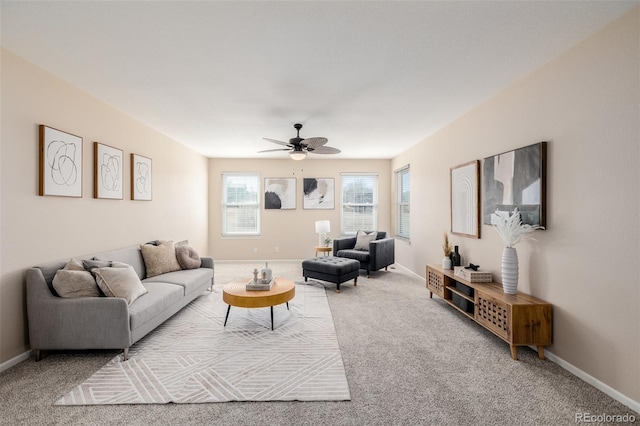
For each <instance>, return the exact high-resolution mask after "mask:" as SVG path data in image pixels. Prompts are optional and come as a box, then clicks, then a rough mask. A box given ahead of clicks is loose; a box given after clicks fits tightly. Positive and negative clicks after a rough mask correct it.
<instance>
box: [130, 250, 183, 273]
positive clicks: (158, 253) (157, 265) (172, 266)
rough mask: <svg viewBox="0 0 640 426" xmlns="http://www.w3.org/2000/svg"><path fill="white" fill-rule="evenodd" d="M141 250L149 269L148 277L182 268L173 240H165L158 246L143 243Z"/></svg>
mask: <svg viewBox="0 0 640 426" xmlns="http://www.w3.org/2000/svg"><path fill="white" fill-rule="evenodd" d="M140 250H141V251H142V258H143V259H144V265H145V267H146V269H147V277H155V276H156V275H160V274H165V273H167V272H173V271H179V270H180V269H182V268H181V267H180V264H179V263H178V259H177V258H176V249H175V246H174V244H173V241H165V242H163V243H162V244H160V245H157V246H152V245H150V244H143V245H141V246H140Z"/></svg>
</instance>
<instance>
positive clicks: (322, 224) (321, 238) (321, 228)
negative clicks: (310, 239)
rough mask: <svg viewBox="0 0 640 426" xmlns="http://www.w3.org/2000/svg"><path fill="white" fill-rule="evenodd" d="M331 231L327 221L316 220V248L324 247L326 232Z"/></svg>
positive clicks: (329, 223)
mask: <svg viewBox="0 0 640 426" xmlns="http://www.w3.org/2000/svg"><path fill="white" fill-rule="evenodd" d="M330 231H331V222H329V221H328V220H316V233H317V234H318V246H320V247H325V246H326V244H325V240H326V239H327V232H330Z"/></svg>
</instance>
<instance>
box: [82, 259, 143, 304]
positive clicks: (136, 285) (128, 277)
mask: <svg viewBox="0 0 640 426" xmlns="http://www.w3.org/2000/svg"><path fill="white" fill-rule="evenodd" d="M93 274H94V275H95V276H96V281H97V282H98V287H100V290H102V292H103V293H104V294H105V296H108V297H119V298H121V299H125V300H126V301H127V304H129V305H130V304H131V302H133V301H134V300H136V299H137V298H138V297H140V296H142V295H143V294H145V293H147V289H146V288H145V287H144V286H143V285H142V283H141V282H140V278H138V274H136V271H135V270H134V269H133V267H131V266H129V267H127V268H96V269H94V270H93Z"/></svg>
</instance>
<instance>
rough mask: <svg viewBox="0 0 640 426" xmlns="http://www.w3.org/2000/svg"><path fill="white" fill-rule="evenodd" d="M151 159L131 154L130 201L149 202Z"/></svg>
mask: <svg viewBox="0 0 640 426" xmlns="http://www.w3.org/2000/svg"><path fill="white" fill-rule="evenodd" d="M151 184H152V179H151V158H147V157H143V156H142V155H138V154H131V199H132V200H135V201H151V189H152V185H151Z"/></svg>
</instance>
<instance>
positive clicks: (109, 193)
mask: <svg viewBox="0 0 640 426" xmlns="http://www.w3.org/2000/svg"><path fill="white" fill-rule="evenodd" d="M93 160H94V161H93V163H94V164H93V178H94V191H93V197H94V198H108V199H112V200H122V169H123V166H122V162H123V153H122V150H121V149H117V148H113V147H111V146H109V145H105V144H102V143H99V142H94V143H93Z"/></svg>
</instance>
